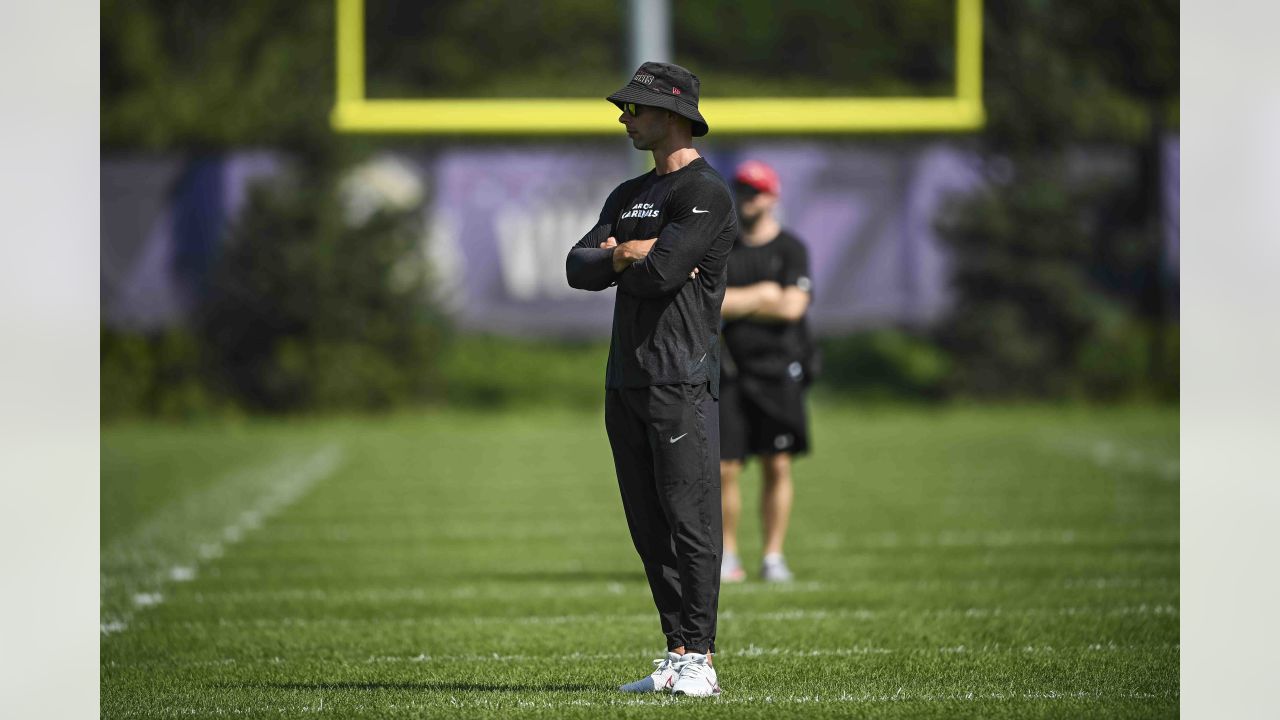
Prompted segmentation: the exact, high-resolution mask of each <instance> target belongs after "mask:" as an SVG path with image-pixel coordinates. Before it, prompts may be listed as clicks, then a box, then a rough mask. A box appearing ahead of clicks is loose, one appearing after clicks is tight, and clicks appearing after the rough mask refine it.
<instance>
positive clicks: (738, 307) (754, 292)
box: [720, 280, 809, 322]
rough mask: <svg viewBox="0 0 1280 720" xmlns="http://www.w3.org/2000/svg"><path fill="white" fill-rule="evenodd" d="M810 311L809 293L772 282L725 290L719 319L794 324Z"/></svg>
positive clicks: (792, 286) (766, 281) (767, 281)
mask: <svg viewBox="0 0 1280 720" xmlns="http://www.w3.org/2000/svg"><path fill="white" fill-rule="evenodd" d="M808 309H809V293H808V292H806V291H804V290H801V289H800V288H798V287H796V286H794V285H791V286H788V287H783V286H782V285H779V284H778V283H776V282H773V281H772V280H765V281H763V282H758V283H755V284H754V285H744V286H742V287H731V288H726V289H725V292H724V305H722V306H721V308H720V315H721V317H723V318H724V319H725V320H742V319H747V320H757V321H760V322H797V321H799V320H800V318H802V317H804V313H805V311H806V310H808Z"/></svg>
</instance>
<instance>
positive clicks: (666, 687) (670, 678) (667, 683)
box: [618, 652, 684, 693]
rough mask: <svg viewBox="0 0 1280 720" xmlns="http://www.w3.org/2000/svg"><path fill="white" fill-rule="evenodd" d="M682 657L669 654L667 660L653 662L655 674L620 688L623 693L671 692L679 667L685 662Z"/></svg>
mask: <svg viewBox="0 0 1280 720" xmlns="http://www.w3.org/2000/svg"><path fill="white" fill-rule="evenodd" d="M683 659H684V658H682V657H681V656H679V655H677V654H675V653H673V652H669V653H667V657H666V659H665V660H663V659H658V660H654V661H653V672H652V673H650V674H649V675H647V676H645V677H642V678H640V679H639V680H637V681H635V682H632V683H627V684H626V685H623V686H621V687H619V688H618V689H619V690H621V691H622V692H628V693H647V692H670V691H671V686H672V685H674V684H675V682H676V670H677V665H678V664H679V663H680V662H681V661H682V660H683Z"/></svg>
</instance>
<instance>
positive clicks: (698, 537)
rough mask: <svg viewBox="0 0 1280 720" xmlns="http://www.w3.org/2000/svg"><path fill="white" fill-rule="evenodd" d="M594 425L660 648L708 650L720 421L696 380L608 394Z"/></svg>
mask: <svg viewBox="0 0 1280 720" xmlns="http://www.w3.org/2000/svg"><path fill="white" fill-rule="evenodd" d="M604 424H605V429H606V430H607V431H608V433H609V444H610V446H612V448H613V464H614V467H615V468H616V470H617V473H618V488H619V489H620V490H621V491H622V507H623V509H624V510H625V511H626V515H627V526H628V527H629V528H630V530H631V541H632V542H633V543H635V546H636V552H638V553H640V559H641V560H642V561H643V562H644V571H645V574H646V575H647V576H648V578H649V589H650V590H651V591H652V592H653V602H654V604H655V605H657V606H658V617H659V619H660V620H661V622H662V633H663V634H664V635H666V636H667V649H668V650H674V649H675V648H677V647H680V646H681V645H683V646H685V648H686V649H687V650H689V651H691V652H700V653H706V652H714V651H715V641H716V605H717V603H718V602H719V597H720V559H721V555H722V547H721V545H722V543H723V537H722V534H721V532H722V531H721V524H720V523H721V519H720V415H719V408H718V403H717V402H716V400H715V398H713V397H712V396H711V393H710V392H709V389H708V387H707V385H706V384H705V383H703V384H701V385H654V386H652V387H645V388H627V389H622V390H608V391H606V394H605V405H604Z"/></svg>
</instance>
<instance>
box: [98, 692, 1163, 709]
mask: <svg viewBox="0 0 1280 720" xmlns="http://www.w3.org/2000/svg"><path fill="white" fill-rule="evenodd" d="M612 690H613V689H612V688H600V690H599V691H596V692H597V693H600V697H591V698H581V697H578V698H564V699H553V700H545V699H538V700H523V699H518V698H515V697H509V696H504V695H503V694H502V693H493V692H471V693H467V692H459V691H457V690H451V691H448V692H449V696H448V707H449V708H452V709H454V710H456V709H460V708H468V709H488V710H508V711H509V710H526V711H527V710H558V709H563V708H566V707H585V708H602V709H604V708H621V707H671V708H675V707H678V706H683V707H684V708H688V707H689V706H690V704H691V702H692V703H700V702H701V703H711V704H713V705H724V704H730V705H817V704H841V705H883V704H888V703H921V702H947V703H962V702H986V701H1004V702H1009V701H1037V702H1044V701H1051V702H1058V701H1061V702H1072V701H1079V700H1097V701H1103V702H1114V701H1120V700H1177V699H1179V698H1180V697H1181V694H1180V693H1179V692H1178V691H1177V690H1174V691H1171V692H1139V691H1130V692H1123V691H1122V692H1107V691H1103V690H1069V689H1057V688H1042V689H1037V690H1023V691H1016V690H1009V691H1006V692H992V691H989V690H963V689H961V690H955V691H951V692H942V693H939V692H928V691H917V690H912V689H908V688H907V687H905V686H903V687H900V688H898V689H897V690H896V691H895V692H892V693H888V692H883V693H878V694H877V693H830V694H823V693H814V694H811V695H783V694H771V695H763V694H754V693H753V694H746V693H743V694H739V693H735V692H734V691H733V686H732V685H729V686H728V689H726V690H725V691H724V694H723V695H721V696H720V697H718V698H715V699H708V700H693V701H690V700H688V699H685V698H680V697H673V696H670V695H657V696H653V697H647V696H641V697H635V696H628V695H624V694H622V693H616V692H610V691H612ZM317 691H318V692H320V691H323V688H317ZM601 691H603V692H601ZM420 692H431V690H430V688H429V687H428V688H424V690H423V691H420ZM435 692H437V693H440V692H443V691H435ZM529 692H531V693H538V692H542V693H544V694H552V695H555V694H560V693H561V691H558V690H556V689H554V688H548V689H547V690H545V691H537V690H530V691H529ZM585 692H591V691H585ZM603 693H608V694H603ZM339 707H341V706H339ZM444 708H445V704H444V702H443V701H442V700H441V699H435V700H432V699H426V698H423V699H421V700H407V701H401V702H388V703H368V704H366V703H363V702H361V703H357V704H356V705H355V706H354V707H352V708H349V709H347V710H348V711H355V712H362V713H363V712H368V711H376V713H377V714H378V715H380V716H383V717H387V716H399V715H409V716H413V717H422V716H425V715H434V714H439V713H441V712H442V711H444ZM323 712H326V710H325V709H323V696H321V697H320V698H318V699H317V700H315V701H309V702H308V704H304V705H286V704H280V703H277V704H272V705H257V706H248V705H232V706H226V707H224V706H221V705H214V706H212V707H210V706H201V707H196V706H177V705H168V706H165V707H162V708H157V709H143V710H128V711H125V712H124V713H123V716H124V717H133V716H154V715H162V716H191V715H194V716H222V715H231V716H244V715H276V716H281V717H294V716H296V715H301V714H309V713H323ZM333 712H342V711H333ZM673 712H675V711H674V710H673Z"/></svg>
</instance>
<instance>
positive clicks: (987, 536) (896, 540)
mask: <svg viewBox="0 0 1280 720" xmlns="http://www.w3.org/2000/svg"><path fill="white" fill-rule="evenodd" d="M1132 542H1141V543H1162V544H1169V545H1173V546H1176V545H1177V544H1178V534H1177V531H1176V530H1174V531H1172V532H1170V531H1151V530H1142V529H1134V530H1131V531H1123V532H1122V531H1104V532H1099V531H1093V530H1076V529H1073V528H1028V529H1022V530H936V531H932V532H923V533H905V532H894V531H885V532H881V533H872V534H864V535H846V534H843V533H826V534H825V535H821V536H819V537H818V538H816V542H815V544H816V545H817V546H818V547H821V548H824V549H847V550H852V549H894V548H904V549H925V548H965V547H973V548H988V549H994V548H1014V549H1017V548H1034V547H1041V546H1076V547H1091V546H1099V545H1123V544H1126V543H1132Z"/></svg>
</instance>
